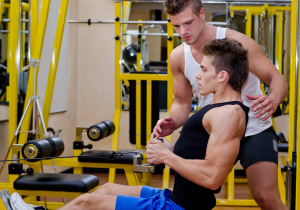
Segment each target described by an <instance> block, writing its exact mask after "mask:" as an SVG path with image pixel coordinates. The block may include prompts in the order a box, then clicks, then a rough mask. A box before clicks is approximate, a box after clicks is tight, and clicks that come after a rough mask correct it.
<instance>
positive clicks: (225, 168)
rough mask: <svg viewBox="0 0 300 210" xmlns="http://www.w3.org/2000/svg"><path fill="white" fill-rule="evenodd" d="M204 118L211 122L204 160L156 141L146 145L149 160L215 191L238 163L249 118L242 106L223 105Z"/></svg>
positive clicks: (208, 125) (208, 126)
mask: <svg viewBox="0 0 300 210" xmlns="http://www.w3.org/2000/svg"><path fill="white" fill-rule="evenodd" d="M204 118H206V121H207V122H208V124H207V125H206V127H205V128H208V130H209V131H208V132H209V133H210V138H209V141H208V145H207V152H206V157H205V159H204V160H196V159H184V158H181V157H179V156H177V155H175V154H174V153H172V152H170V150H168V149H166V148H165V147H164V146H163V145H162V143H161V142H159V141H153V140H151V141H150V142H149V143H150V144H148V146H147V154H148V155H147V158H148V161H149V162H150V163H153V164H158V163H162V162H163V163H165V164H167V165H169V166H170V167H171V168H172V169H174V170H175V171H176V172H177V173H179V174H180V175H181V176H183V177H185V178H186V179H188V180H190V181H192V182H194V183H196V184H198V185H200V186H203V187H206V188H209V189H212V190H215V189H217V188H219V187H220V186H221V185H222V184H223V183H224V181H225V179H226V177H227V175H228V174H229V172H230V171H231V169H232V167H233V165H234V163H235V160H236V158H237V155H238V152H239V147H240V140H241V138H242V137H243V134H244V131H245V127H246V120H245V119H246V118H245V114H244V112H243V111H242V110H241V108H239V109H238V110H237V109H226V110H224V108H223V107H222V108H221V107H220V108H215V109H214V110H213V111H211V112H210V111H209V112H207V113H206V114H205V116H204ZM229 119H230V120H229ZM203 120H204V119H203ZM224 122H226V123H224ZM199 141H201V139H199ZM152 149H153V150H152ZM151 150H152V151H153V153H152V151H151ZM154 151H155V152H154Z"/></svg>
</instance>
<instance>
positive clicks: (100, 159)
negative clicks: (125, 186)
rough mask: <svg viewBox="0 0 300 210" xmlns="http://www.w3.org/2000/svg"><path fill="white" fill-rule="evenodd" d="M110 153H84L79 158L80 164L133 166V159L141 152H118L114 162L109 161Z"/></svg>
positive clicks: (105, 151)
mask: <svg viewBox="0 0 300 210" xmlns="http://www.w3.org/2000/svg"><path fill="white" fill-rule="evenodd" d="M109 152H110V151H107V150H91V151H87V152H83V153H82V154H81V155H79V157H78V162H91V163H121V164H133V157H134V156H135V155H137V154H140V153H139V152H135V151H130V152H129V151H128V152H125V151H124V152H120V151H116V156H115V158H114V159H113V160H111V159H109Z"/></svg>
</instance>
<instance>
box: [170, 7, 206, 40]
mask: <svg viewBox="0 0 300 210" xmlns="http://www.w3.org/2000/svg"><path fill="white" fill-rule="evenodd" d="M169 17H170V20H171V23H172V25H173V26H174V29H175V31H176V32H177V33H178V34H179V35H180V37H181V38H182V40H183V41H184V42H185V43H186V44H188V45H193V44H195V43H196V42H197V41H198V39H199V37H200V34H201V32H202V27H203V22H202V20H204V19H205V13H204V9H201V12H200V14H199V16H197V15H196V14H195V13H193V11H192V8H191V7H187V8H186V9H185V10H183V11H182V12H181V13H179V14H177V15H169Z"/></svg>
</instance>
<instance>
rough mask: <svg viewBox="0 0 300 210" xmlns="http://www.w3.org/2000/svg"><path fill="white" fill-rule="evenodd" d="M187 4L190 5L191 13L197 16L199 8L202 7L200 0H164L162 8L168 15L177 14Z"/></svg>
mask: <svg viewBox="0 0 300 210" xmlns="http://www.w3.org/2000/svg"><path fill="white" fill-rule="evenodd" d="M188 6H191V8H192V10H193V13H194V14H196V15H197V16H199V14H200V10H201V9H202V8H203V4H202V1H201V0H165V1H164V9H165V13H167V14H168V15H177V14H179V13H180V12H182V11H183V10H185V9H186V8H187V7H188Z"/></svg>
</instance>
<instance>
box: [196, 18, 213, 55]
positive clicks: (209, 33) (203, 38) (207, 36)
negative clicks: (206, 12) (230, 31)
mask: <svg viewBox="0 0 300 210" xmlns="http://www.w3.org/2000/svg"><path fill="white" fill-rule="evenodd" d="M216 31H217V27H215V26H212V25H209V24H207V23H204V24H203V29H202V33H201V35H200V37H199V39H198V41H197V42H196V43H195V44H193V45H190V46H191V48H192V50H196V51H198V52H201V48H202V46H203V45H205V44H206V43H207V42H209V41H212V40H213V39H215V38H216Z"/></svg>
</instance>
